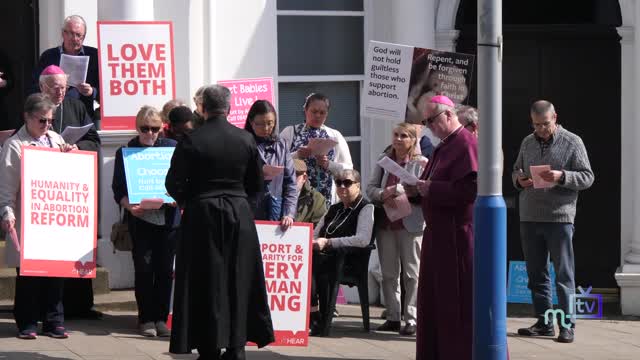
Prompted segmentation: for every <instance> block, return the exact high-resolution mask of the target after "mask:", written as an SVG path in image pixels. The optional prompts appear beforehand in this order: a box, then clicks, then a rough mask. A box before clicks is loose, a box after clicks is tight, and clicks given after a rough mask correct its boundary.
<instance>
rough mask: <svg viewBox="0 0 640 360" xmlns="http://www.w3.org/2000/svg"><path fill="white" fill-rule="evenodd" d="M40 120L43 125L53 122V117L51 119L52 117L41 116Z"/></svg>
mask: <svg viewBox="0 0 640 360" xmlns="http://www.w3.org/2000/svg"><path fill="white" fill-rule="evenodd" d="M38 121H39V122H40V124H42V125H46V124H53V119H50V118H40V119H38Z"/></svg>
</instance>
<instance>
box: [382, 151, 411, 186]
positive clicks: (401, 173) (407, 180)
mask: <svg viewBox="0 0 640 360" xmlns="http://www.w3.org/2000/svg"><path fill="white" fill-rule="evenodd" d="M378 165H380V167H382V168H383V169H385V170H387V171H388V172H390V173H392V174H393V175H395V176H397V177H398V179H400V182H401V183H404V184H409V185H415V184H416V183H417V182H418V178H417V177H416V176H415V175H413V174H410V173H409V172H408V171H407V170H405V169H404V168H403V167H402V166H400V165H398V163H396V162H395V161H393V160H391V159H390V158H389V157H388V156H385V157H383V158H382V159H380V160H379V161H378Z"/></svg>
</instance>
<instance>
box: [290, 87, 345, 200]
mask: <svg viewBox="0 0 640 360" xmlns="http://www.w3.org/2000/svg"><path fill="white" fill-rule="evenodd" d="M329 105H330V103H329V98H328V97H326V96H325V95H323V94H317V93H312V94H310V95H309V96H307V98H306V99H305V102H304V106H303V109H304V117H305V122H304V123H303V124H298V125H293V126H287V127H286V128H285V129H284V130H282V132H281V133H280V138H281V139H282V140H283V141H284V142H285V144H286V146H287V149H289V151H291V156H292V157H293V158H294V159H301V160H304V162H305V163H306V164H307V173H308V175H309V182H310V183H311V186H312V187H313V188H314V189H316V190H318V191H319V192H320V193H321V194H322V195H324V197H325V199H327V206H328V205H330V204H331V203H333V202H334V199H335V194H336V192H335V190H336V189H335V188H334V187H333V177H334V175H335V174H337V173H339V172H340V171H342V170H344V169H351V168H353V163H352V161H351V153H350V152H349V146H348V145H347V141H346V140H345V139H344V137H343V136H342V134H341V133H340V131H338V130H335V129H332V128H330V127H328V126H326V125H325V122H326V121H327V117H328V115H329ZM315 138H320V139H328V138H331V139H334V140H335V141H336V142H337V144H336V145H335V146H334V147H333V148H332V149H330V150H329V152H328V153H326V154H324V155H318V154H313V152H312V151H311V149H309V146H308V145H309V142H310V140H311V139H315Z"/></svg>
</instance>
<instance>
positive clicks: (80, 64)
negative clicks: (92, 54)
mask: <svg viewBox="0 0 640 360" xmlns="http://www.w3.org/2000/svg"><path fill="white" fill-rule="evenodd" d="M60 68H61V69H62V71H64V73H65V74H67V75H68V76H69V77H68V78H67V85H69V86H74V87H78V85H80V84H82V83H85V82H87V70H88V69H89V57H88V56H73V55H66V54H62V56H61V57H60Z"/></svg>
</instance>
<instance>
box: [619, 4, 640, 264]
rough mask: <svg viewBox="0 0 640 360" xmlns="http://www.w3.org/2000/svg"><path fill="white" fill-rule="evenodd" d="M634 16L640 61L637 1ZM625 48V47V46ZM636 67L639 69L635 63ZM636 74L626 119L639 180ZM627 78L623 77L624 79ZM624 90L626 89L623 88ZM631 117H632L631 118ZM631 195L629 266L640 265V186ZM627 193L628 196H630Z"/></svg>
mask: <svg viewBox="0 0 640 360" xmlns="http://www.w3.org/2000/svg"><path fill="white" fill-rule="evenodd" d="M634 5H635V6H634V14H635V22H634V25H635V26H634V32H633V33H634V42H633V44H634V45H635V46H634V49H633V56H634V57H635V58H634V59H640V26H638V23H639V21H638V19H640V4H638V1H636V3H635V4H634ZM623 46H625V45H623ZM633 64H634V67H637V65H636V63H635V61H634V62H633ZM634 70H635V71H634V72H635V74H634V75H633V77H631V76H629V78H633V79H634V83H633V84H627V85H630V88H632V89H633V90H632V91H633V94H634V95H633V97H632V98H631V99H633V100H635V101H633V104H634V105H635V106H634V109H633V110H634V111H633V113H632V114H627V115H628V116H627V117H626V119H628V120H630V121H632V122H633V124H634V126H633V132H632V134H633V137H634V139H635V140H636V141H634V142H633V144H634V147H633V152H632V154H633V166H632V168H633V170H634V174H633V175H634V176H633V177H631V178H632V179H639V178H640V156H638V154H640V143H638V141H637V139H638V138H639V137H640V126H638V122H640V101H637V97H638V89H640V86H639V85H638V84H640V71H637V69H634ZM624 77H625V76H623V78H624ZM623 89H625V88H624V87H623ZM629 115H630V116H629ZM623 121H625V118H624V117H623ZM624 165H625V164H624V163H622V167H623V168H624ZM622 193H623V194H625V192H624V191H623V192H622ZM629 193H631V194H633V202H634V215H635V218H636V221H634V226H633V237H632V238H631V244H630V246H629V250H630V252H629V253H627V254H626V256H625V258H624V260H625V263H629V264H640V221H637V218H638V215H640V186H634V189H633V192H629ZM629 193H627V194H629Z"/></svg>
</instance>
